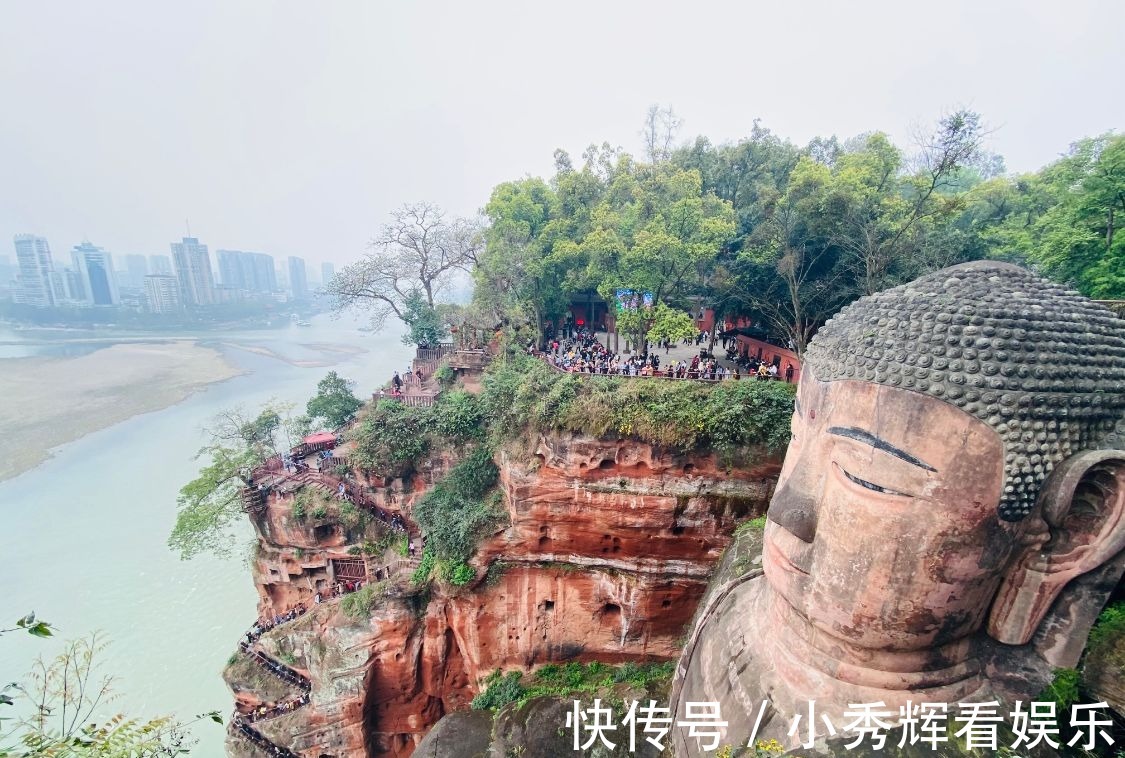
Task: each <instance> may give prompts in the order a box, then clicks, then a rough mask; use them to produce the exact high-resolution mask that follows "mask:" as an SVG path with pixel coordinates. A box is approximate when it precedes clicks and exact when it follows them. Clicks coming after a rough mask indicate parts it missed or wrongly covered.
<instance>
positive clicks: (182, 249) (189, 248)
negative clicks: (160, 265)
mask: <svg viewBox="0 0 1125 758" xmlns="http://www.w3.org/2000/svg"><path fill="white" fill-rule="evenodd" d="M172 263H173V264H174V265H175V267H176V278H177V279H179V280H180V295H181V297H180V300H181V301H182V302H183V303H184V304H185V305H212V304H214V302H215V277H214V275H213V274H212V273H211V256H210V255H209V254H208V253H207V246H206V245H201V244H199V240H198V239H196V238H195V237H184V238H183V241H181V242H173V243H172Z"/></svg>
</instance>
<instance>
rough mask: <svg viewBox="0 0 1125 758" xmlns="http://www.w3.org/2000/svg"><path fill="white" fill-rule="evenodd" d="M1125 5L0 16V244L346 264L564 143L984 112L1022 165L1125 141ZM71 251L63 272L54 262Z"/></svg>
mask: <svg viewBox="0 0 1125 758" xmlns="http://www.w3.org/2000/svg"><path fill="white" fill-rule="evenodd" d="M1123 22H1125V2H1121V1H1120V0H1115V1H1114V2H1075V1H1074V0H1068V1H1067V2H1063V1H1062V0H1048V1H1047V2H1039V1H1038V0H1036V1H1035V2H1026V1H1025V2H988V3H985V2H981V0H969V1H968V2H961V1H960V0H953V1H950V0H943V1H942V2H928V3H925V4H922V3H909V2H902V1H901V0H898V1H896V2H886V3H862V2H860V3H847V2H840V1H839V0H835V1H833V2H815V3H814V2H773V3H763V2H750V1H749V0H744V1H743V2H731V3H704V2H698V0H693V1H692V2H680V3H674V4H673V3H659V2H653V1H652V0H648V2H619V1H618V0H596V1H595V2H585V1H584V0H583V1H577V2H576V1H575V0H567V1H566V2H561V1H560V2H553V3H548V2H542V0H539V1H534V0H522V1H521V2H504V3H498V2H488V1H487V0H478V1H477V2H465V0H460V1H459V2H449V3H433V2H413V1H410V0H396V1H395V2H378V1H377V0H357V1H356V2H343V1H341V2H324V3H310V2H266V1H264V0H263V1H262V2H242V1H241V0H213V1H212V0H188V1H187V2H181V3H167V2H152V0H130V1H128V2H124V1H123V2H118V1H117V0H99V2H66V3H63V2H46V1H44V2H36V1H29V2H19V0H9V1H8V2H4V3H3V6H2V7H0V254H8V255H12V254H13V251H12V247H11V242H10V240H11V237H12V235H13V234H16V233H21V232H31V233H35V234H40V235H43V236H45V237H47V238H48V240H49V242H50V244H51V247H52V250H53V251H54V252H55V256H56V259H58V258H59V257H62V258H63V259H64V260H69V256H67V255H66V251H68V250H69V249H70V247H71V246H73V245H74V244H76V243H77V242H79V241H81V240H82V239H83V238H88V239H89V240H90V241H92V242H93V243H95V244H97V245H102V246H104V247H106V248H107V249H109V250H110V251H111V252H113V253H115V254H124V253H145V254H151V253H164V254H167V253H168V243H169V242H171V241H173V240H175V239H178V238H179V237H180V236H182V235H183V234H184V222H185V219H188V220H190V223H191V231H192V233H193V234H194V235H195V236H197V237H199V238H201V240H202V241H203V242H205V243H206V244H208V245H209V246H210V247H211V249H212V250H215V249H218V248H230V249H243V250H255V251H262V252H267V253H271V254H273V255H275V256H279V257H280V256H285V255H302V256H304V257H305V258H307V259H308V260H309V261H311V262H317V261H322V260H333V261H336V262H339V263H343V262H347V261H349V260H353V259H355V258H356V257H358V256H359V255H360V254H361V253H362V252H363V250H364V247H365V245H366V242H367V240H368V239H369V238H370V237H371V236H372V234H373V232H374V231H375V230H376V229H377V227H378V225H379V224H380V223H382V222H383V220H384V219H385V218H386V214H387V212H388V211H389V210H391V209H392V208H394V207H395V206H398V205H400V204H402V203H403V202H407V201H415V200H420V199H425V200H430V201H433V202H436V203H439V204H441V205H442V206H444V207H445V208H446V209H447V210H448V211H450V212H451V213H459V214H471V213H474V212H476V210H477V209H479V208H480V207H481V206H483V205H484V203H485V202H486V201H487V199H488V195H489V192H490V190H491V188H492V187H493V186H494V185H495V184H497V183H498V182H501V181H504V180H507V179H513V178H518V177H521V176H524V175H527V174H533V175H542V176H547V175H549V174H550V172H551V170H552V158H551V155H552V152H553V151H554V149H555V148H556V147H562V148H565V149H567V150H569V151H570V152H571V154H572V155H573V156H574V158H575V159H576V161H577V160H578V156H579V154H580V153H581V152H582V150H583V148H584V147H585V146H586V145H587V144H589V143H591V142H598V143H600V142H602V141H608V142H610V143H613V144H616V145H621V146H623V147H625V148H626V149H627V150H630V151H634V152H637V153H639V152H640V137H639V131H640V128H641V122H642V120H643V117H644V113H645V110H646V109H647V107H648V106H649V105H650V104H652V103H661V104H665V105H667V104H671V105H672V106H673V107H674V108H675V110H676V112H677V113H678V115H680V116H681V117H682V119H683V121H684V128H683V131H682V135H681V136H682V138H683V139H684V140H686V139H688V138H691V137H694V136H695V135H697V134H704V135H707V136H708V137H710V138H711V140H712V141H714V142H722V141H733V140H737V139H739V138H741V137H744V136H746V135H748V134H749V133H750V129H751V126H752V123H753V120H754V119H755V118H760V119H761V120H762V122H763V124H764V125H765V126H767V127H769V128H770V129H772V130H773V131H774V132H775V133H777V134H779V135H781V136H783V137H787V138H789V139H791V140H793V141H794V142H796V143H799V144H804V143H805V142H807V141H808V140H809V139H810V138H812V137H814V136H817V135H825V136H827V135H831V134H836V135H838V136H840V137H841V138H843V137H847V136H851V135H854V134H857V133H860V132H863V131H869V130H875V129H880V130H883V131H886V132H888V133H890V134H891V135H892V137H893V138H894V139H895V141H896V142H898V143H899V144H900V145H906V144H908V142H909V139H910V134H911V130H912V127H915V126H917V125H924V124H929V123H931V122H933V121H935V120H936V119H937V117H938V116H940V115H941V114H942V113H943V112H946V111H949V110H951V109H954V108H957V107H960V106H967V107H970V108H973V109H975V110H977V111H979V112H981V113H982V114H983V116H984V118H985V120H986V122H987V123H988V124H990V125H991V126H992V127H993V128H994V130H995V131H994V133H993V135H992V137H991V144H990V146H989V147H990V148H991V149H992V150H994V151H996V152H999V153H1001V154H1002V155H1003V156H1004V157H1005V159H1006V162H1007V165H1008V168H1009V170H1016V171H1024V170H1032V169H1035V168H1038V167H1039V166H1041V165H1043V164H1044V163H1047V162H1049V161H1051V160H1052V159H1053V158H1054V157H1056V156H1057V155H1058V154H1059V153H1060V152H1062V151H1064V150H1065V149H1066V147H1067V145H1068V144H1069V143H1070V142H1072V141H1074V140H1076V139H1078V138H1080V137H1083V136H1089V135H1095V134H1099V133H1101V132H1104V131H1107V130H1110V129H1118V130H1120V129H1121V128H1122V127H1125V99H1123V96H1122V92H1121V89H1120V82H1121V78H1120V77H1121V71H1122V70H1123V65H1125V52H1123V50H1125V48H1123V47H1122V45H1121V44H1120V39H1119V36H1120V33H1121V29H1122V28H1125V26H1123ZM60 254H61V256H60Z"/></svg>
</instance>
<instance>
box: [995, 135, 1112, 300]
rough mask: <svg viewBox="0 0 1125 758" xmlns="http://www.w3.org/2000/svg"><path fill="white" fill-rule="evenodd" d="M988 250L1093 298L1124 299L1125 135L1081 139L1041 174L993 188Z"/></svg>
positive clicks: (1022, 177) (1017, 179)
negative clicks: (1026, 264)
mask: <svg viewBox="0 0 1125 758" xmlns="http://www.w3.org/2000/svg"><path fill="white" fill-rule="evenodd" d="M994 194H995V195H996V196H998V197H1000V198H1001V200H1002V201H1003V205H999V203H997V202H994V204H993V205H994V206H998V207H996V208H995V212H994V213H992V214H991V216H990V218H989V221H991V222H993V223H991V225H989V226H986V228H985V229H984V230H983V231H982V234H983V235H984V237H985V239H986V240H987V242H988V244H989V246H990V249H991V254H992V255H993V256H996V257H1016V258H1017V259H1019V260H1022V261H1024V262H1026V263H1028V264H1031V265H1034V266H1037V267H1039V268H1041V269H1043V270H1044V271H1045V272H1046V273H1047V274H1049V275H1051V276H1053V277H1055V278H1057V279H1059V280H1061V281H1064V282H1067V283H1069V284H1071V285H1072V286H1074V287H1076V288H1077V289H1079V290H1080V291H1082V292H1083V293H1084V294H1086V295H1089V296H1090V297H1094V298H1098V299H1105V300H1115V299H1125V237H1123V235H1121V234H1120V233H1119V231H1118V229H1117V227H1118V226H1120V219H1121V217H1122V215H1123V214H1125V135H1113V134H1103V135H1101V136H1099V137H1093V138H1087V139H1083V140H1079V141H1078V142H1076V143H1074V144H1073V145H1071V147H1070V150H1069V151H1068V152H1067V153H1066V154H1065V155H1064V156H1063V157H1062V158H1060V159H1059V160H1057V161H1055V162H1054V163H1052V164H1050V165H1048V166H1045V167H1044V168H1043V169H1042V170H1041V171H1039V172H1038V173H1036V174H1028V175H1025V176H1020V177H1017V178H1016V179H1014V180H1012V181H1011V182H1009V183H1007V184H1006V185H1001V186H999V187H997V188H996V190H995V192H994Z"/></svg>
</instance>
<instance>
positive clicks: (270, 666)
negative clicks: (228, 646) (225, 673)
mask: <svg viewBox="0 0 1125 758" xmlns="http://www.w3.org/2000/svg"><path fill="white" fill-rule="evenodd" d="M238 647H239V649H241V650H242V652H244V653H246V655H248V656H250V658H251V659H252V660H254V661H255V662H256V663H258V664H259V665H260V666H261V667H262V668H264V669H265V670H266V671H268V672H270V673H271V674H273V675H274V676H276V677H277V678H278V679H280V680H281V681H283V682H285V683H286V684H291V685H293V686H294V687H297V688H298V689H300V690H301V691H302V692H308V691H309V690H311V689H312V682H310V681H309V680H308V679H307V678H305V677H303V676H301V675H300V674H298V673H297V672H296V671H294V670H293V669H291V668H289V667H288V666H286V665H285V664H284V663H282V662H281V661H275V660H274V659H273V658H270V657H269V656H268V655H266V654H265V653H263V652H262V651H261V650H255V649H254V648H252V647H251V646H250V644H249V643H247V642H246V641H240V642H239V643H238Z"/></svg>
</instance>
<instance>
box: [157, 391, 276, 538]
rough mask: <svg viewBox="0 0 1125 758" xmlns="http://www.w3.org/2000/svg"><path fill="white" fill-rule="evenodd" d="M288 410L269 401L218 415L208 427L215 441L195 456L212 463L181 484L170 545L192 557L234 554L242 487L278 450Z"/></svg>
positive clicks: (212, 439) (211, 441) (211, 440)
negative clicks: (255, 410) (251, 410)
mask: <svg viewBox="0 0 1125 758" xmlns="http://www.w3.org/2000/svg"><path fill="white" fill-rule="evenodd" d="M284 412H286V409H284V408H281V407H277V406H266V407H265V408H264V409H263V410H262V411H261V412H260V413H259V414H258V415H257V416H254V417H250V416H248V415H246V414H245V412H243V411H242V410H240V409H234V410H229V411H225V412H224V413H222V414H220V415H219V416H217V417H216V418H215V419H214V421H213V422H212V425H211V427H210V428H209V429H208V430H207V432H208V435H209V437H210V442H208V444H206V445H204V446H203V447H202V448H201V449H200V450H199V452H198V453H196V456H195V457H196V459H197V460H198V459H201V458H202V459H207V460H208V461H209V462H208V463H207V464H206V465H204V466H203V468H201V469H200V471H199V476H197V477H196V478H195V479H193V480H191V481H190V482H188V483H187V484H185V485H184V486H183V488H181V489H180V494H179V497H178V498H177V501H178V504H179V511H178V512H177V514H176V525H175V526H174V527H173V528H172V534H171V535H170V536H169V538H168V546H169V547H170V548H172V549H173V550H176V551H178V552H179V554H180V558H182V559H185V560H186V559H188V558H193V557H195V556H196V555H198V554H200V553H203V552H213V553H216V554H218V555H229V554H230V551H231V547H232V545H233V537H232V535H231V534H230V529H229V527H230V525H231V524H232V523H233V522H234V520H235V519H237V518H238V517H239V514H240V512H241V509H240V504H241V491H242V489H243V488H244V487H249V486H250V484H251V478H250V477H251V474H252V472H253V471H254V469H255V468H257V467H258V466H260V465H261V464H263V463H265V461H266V460H267V459H268V458H270V457H271V456H273V455H275V454H276V453H277V443H276V442H275V435H276V433H277V431H278V430H279V429H281V428H283V426H284V424H285V419H284V418H283V417H282V413H284Z"/></svg>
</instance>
